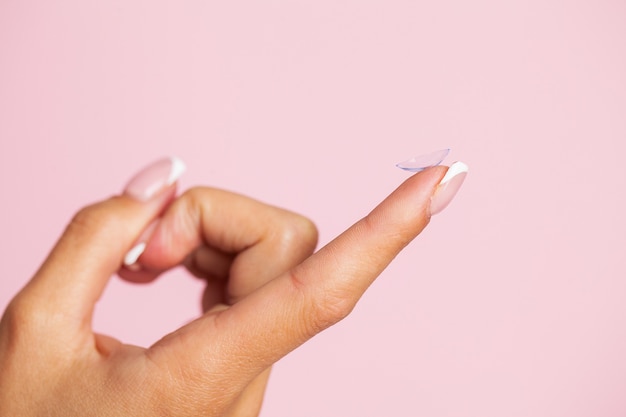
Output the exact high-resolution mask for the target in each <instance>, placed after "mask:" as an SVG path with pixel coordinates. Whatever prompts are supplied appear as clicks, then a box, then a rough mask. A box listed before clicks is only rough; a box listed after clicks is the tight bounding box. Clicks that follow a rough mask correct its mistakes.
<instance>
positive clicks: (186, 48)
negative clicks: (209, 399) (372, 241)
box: [0, 0, 626, 417]
mask: <svg viewBox="0 0 626 417" xmlns="http://www.w3.org/2000/svg"><path fill="white" fill-rule="evenodd" d="M625 19H626V3H625V2H624V1H623V0H619V1H618V0H614V1H608V0H593V1H591V0H589V1H556V0H530V1H529V0H515V1H510V0H509V1H495V0H475V1H471V2H470V1H462V0H449V1H440V2H426V1H422V2H417V1H408V0H405V1H383V0H378V1H373V0H371V1H365V0H361V1H357V0H351V1H349V0H345V1H336V0H333V1H327V0H315V1H313V0H311V1H304V0H302V1H279V0H273V1H263V2H260V1H241V0H237V1H228V2H207V1H176V2H174V1H172V2H166V1H161V0H159V1H155V0H150V1H127V0H115V1H107V2H102V1H95V0H59V1H54V2H49V1H43V0H41V1H24V0H20V1H17V0H2V1H0V187H1V190H2V193H3V196H4V197H3V199H2V205H1V208H0V214H1V216H0V230H2V236H3V238H2V239H1V241H0V254H1V255H0V256H1V260H2V261H1V262H0V276H1V281H0V308H3V307H4V306H5V305H6V303H7V302H8V301H9V299H10V298H11V297H12V295H13V294H14V293H15V292H16V291H18V289H19V288H20V287H21V286H22V285H23V284H24V282H25V281H26V280H27V279H28V278H29V277H30V275H31V274H32V273H33V271H34V270H35V269H36V268H37V266H38V264H39V263H40V262H41V260H42V259H43V258H44V257H45V256H46V253H47V251H48V250H49V248H50V247H51V246H52V245H53V243H54V241H55V240H56V238H57V236H58V235H59V233H60V232H61V231H62V230H63V228H64V225H65V224H66V222H67V221H68V219H69V218H70V217H71V215H72V214H73V212H75V211H76V210H77V209H78V208H79V207H81V206H83V205H85V204H86V203H89V202H92V201H96V200H99V199H102V198H104V197H107V196H109V195H110V194H112V193H115V192H118V191H119V190H120V189H121V187H122V186H123V185H124V183H125V182H126V180H127V179H128V178H129V176H130V175H131V174H133V173H134V171H135V170H136V169H138V168H140V167H141V166H143V165H144V164H146V163H147V162H150V161H152V160H153V159H155V158H157V157H161V156H163V155H169V154H176V155H178V156H180V157H181V158H182V159H184V160H185V161H186V162H187V163H188V165H189V172H188V174H186V176H185V177H184V178H183V180H182V186H183V188H186V187H188V186H192V185H198V184H204V185H211V186H218V187H222V188H228V189H232V190H235V191H238V192H242V193H245V194H249V195H251V196H253V197H256V198H259V199H261V200H263V201H267V202H271V203H273V204H277V205H280V206H284V207H287V208H290V209H292V210H295V211H299V212H302V213H304V214H306V215H308V216H309V217H311V218H312V219H314V220H315V221H316V223H317V225H318V226H319V229H320V232H321V243H325V242H327V241H328V240H330V239H331V238H332V237H334V236H335V235H336V234H338V233H339V232H341V231H342V230H343V229H345V228H346V227H347V226H349V225H350V224H351V223H352V222H353V221H355V220H357V219H358V218H359V217H361V216H363V215H364V214H366V213H367V212H368V210H369V209H370V208H371V207H373V205H374V204H376V203H377V202H378V201H379V200H380V199H381V198H383V196H385V195H386V194H387V193H388V192H390V191H391V190H392V189H393V188H394V187H395V186H396V185H397V184H398V183H400V182H401V181H402V180H403V178H405V177H406V175H405V173H403V172H401V171H399V170H397V169H396V168H395V167H394V164H395V163H396V162H398V161H400V160H403V159H406V158H409V157H411V156H414V155H416V154H420V153H424V152H428V151H432V150H436V149H440V148H443V147H451V148H452V149H453V151H452V158H451V160H454V159H462V160H464V161H465V162H467V163H468V164H469V165H470V167H471V172H470V175H469V176H468V179H467V181H466V184H465V186H464V188H463V189H462V190H461V192H460V193H459V195H458V197H457V199H456V200H455V201H454V202H453V203H452V205H451V206H450V207H449V208H448V209H447V210H446V211H445V212H444V213H442V214H441V215H439V216H438V217H437V218H435V219H433V222H432V223H431V225H430V226H429V228H428V229H427V230H426V231H425V232H424V234H423V235H422V236H421V237H420V238H418V240H416V241H415V242H414V243H413V244H412V245H411V246H409V247H408V248H407V249H406V250H405V251H404V252H403V253H402V254H401V255H400V256H399V257H398V258H397V260H396V261H395V263H393V264H392V266H391V267H390V268H389V269H388V270H387V271H386V272H385V273H384V274H383V275H382V276H381V278H380V280H378V281H377V282H376V283H375V284H374V285H373V286H372V288H371V289H370V291H369V292H368V293H367V294H366V295H365V297H364V298H363V300H362V302H361V303H360V304H359V305H358V306H357V308H356V309H355V311H354V313H353V314H352V315H351V316H350V317H349V318H348V319H346V320H345V321H344V322H342V323H340V324H339V325H337V326H335V327H333V328H331V329H330V330H328V331H326V332H325V333H323V334H321V335H320V336H318V337H317V338H315V339H314V340H312V341H311V342H310V343H308V344H307V345H305V346H303V347H302V348H300V349H299V350H297V351H295V352H294V353H292V354H291V355H289V356H288V357H287V358H285V359H284V360H283V361H281V362H280V363H279V364H278V365H277V366H276V368H275V371H274V374H273V378H272V381H271V384H270V387H269V391H268V394H267V400H266V405H265V408H264V412H263V415H264V416H279V417H280V416H284V417H293V416H304V417H308V416H429V417H444V416H477V417H478V416H480V417H502V416H507V417H516V416H534V417H542V416H545V417H558V416H567V417H577V416H604V417H611V416H624V415H626V266H625V256H626V254H625V247H626V237H625V236H626V220H625V219H624V213H626V185H625V182H626V181H625V180H626V174H625V171H624V167H623V160H624V152H626V21H625ZM200 290H201V285H200V283H199V282H198V281H196V280H194V279H193V278H189V277H187V276H186V274H185V273H184V272H183V271H181V270H177V271H174V272H173V273H171V274H170V275H168V276H166V277H164V278H163V279H161V280H160V281H159V282H157V283H156V284H154V285H151V286H135V285H131V284H126V283H123V282H121V281H120V280H119V279H118V278H114V279H112V281H111V284H110V286H109V288H108V289H107V292H106V294H105V297H104V298H103V300H102V301H101V302H100V304H99V306H98V312H97V317H96V322H95V326H96V328H97V329H98V330H99V331H102V332H108V333H110V334H113V335H115V336H117V337H119V338H121V339H123V340H124V341H127V342H130V343H136V344H141V345H148V344H150V343H151V342H153V341H155V340H156V339H158V338H159V337H160V336H161V335H163V334H164V333H165V332H168V331H170V330H172V329H174V328H176V327H178V326H179V325H181V324H182V323H184V322H186V321H187V320H189V319H190V318H192V317H194V316H196V315H197V314H198V312H199V307H198V305H199V292H200Z"/></svg>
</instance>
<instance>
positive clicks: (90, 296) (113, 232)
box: [18, 158, 184, 326]
mask: <svg viewBox="0 0 626 417" xmlns="http://www.w3.org/2000/svg"><path fill="white" fill-rule="evenodd" d="M183 172H184V164H183V163H182V162H181V161H180V160H178V159H176V158H167V159H162V160H159V161H157V162H155V163H153V164H151V165H149V166H147V167H146V168H144V169H143V170H141V171H140V172H139V173H138V174H137V175H135V176H134V177H133V178H132V179H131V181H130V182H129V183H128V185H127V186H126V187H125V190H124V193H123V194H122V195H121V196H116V197H112V198H109V199H107V200H105V201H102V202H99V203H95V204H93V205H90V206H88V207H85V208H83V209H81V210H80V211H79V212H78V213H77V214H76V215H75V216H74V218H73V219H72V221H71V222H70V224H69V225H68V227H67V228H66V230H65V232H64V233H63V235H62V236H61V238H60V239H59V241H58V243H57V244H56V246H55V247H54V248H53V250H52V252H51V253H50V255H49V256H48V258H47V259H46V261H45V262H44V264H43V265H42V267H41V268H40V270H39V271H38V272H37V273H36V274H35V276H34V278H33V279H32V280H31V281H30V282H29V283H28V284H27V285H26V287H25V288H24V289H23V290H22V292H21V293H20V294H19V295H18V297H23V298H29V299H30V300H31V301H33V302H34V304H35V305H38V306H39V308H45V309H46V312H48V313H49V314H52V315H53V316H55V317H56V316H61V317H64V318H65V317H69V318H71V320H72V321H77V322H78V324H79V325H81V326H82V325H87V326H90V324H91V316H92V312H93V308H94V304H95V303H96V301H97V300H98V299H99V298H100V296H101V294H102V291H103V290H104V287H105V286H106V284H107V282H108V280H109V278H110V277H111V275H112V274H114V273H115V272H116V271H117V270H118V269H119V268H120V266H121V265H122V263H123V259H124V256H125V255H126V253H127V252H128V251H129V249H130V248H131V247H132V245H133V243H134V242H135V240H136V239H137V237H138V236H139V235H140V234H141V232H142V230H143V229H144V228H145V227H146V226H147V225H148V224H149V223H150V222H151V221H152V220H153V219H154V218H155V217H157V216H158V215H159V214H160V213H161V212H162V211H163V209H164V208H165V207H166V206H167V205H168V204H169V202H171V200H172V199H173V197H174V195H175V192H176V180H177V179H178V178H179V177H180V175H181V174H182V173H183Z"/></svg>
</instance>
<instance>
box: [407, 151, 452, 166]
mask: <svg viewBox="0 0 626 417" xmlns="http://www.w3.org/2000/svg"><path fill="white" fill-rule="evenodd" d="M449 153H450V149H442V150H440V151H436V152H432V153H429V154H426V155H420V156H416V157H414V158H411V159H407V160H406V161H402V162H400V163H398V164H396V166H397V167H398V168H400V169H403V170H405V171H409V172H420V171H423V170H425V169H426V168H428V167H434V166H437V165H439V164H440V163H442V162H443V160H444V159H445V158H446V156H448V154H449Z"/></svg>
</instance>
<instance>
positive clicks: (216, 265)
mask: <svg viewBox="0 0 626 417" xmlns="http://www.w3.org/2000/svg"><path fill="white" fill-rule="evenodd" d="M316 244H317V230H316V228H315V226H314V225H313V223H312V222H311V221H310V220H308V219H307V218H305V217H303V216H301V215H298V214H296V213H293V212H290V211H288V210H284V209H281V208H279V207H274V206H270V205H267V204H264V203H262V202H259V201H257V200H254V199H252V198H249V197H245V196H242V195H239V194H236V193H232V192H228V191H224V190H219V189H215V188H208V187H195V188H192V189H190V190H188V191H186V192H185V193H184V194H183V195H181V196H180V197H178V198H177V199H176V201H174V202H173V203H172V204H171V205H170V207H168V209H167V210H166V211H165V213H164V214H163V216H162V218H161V219H160V221H159V224H158V226H157V227H156V228H155V230H154V232H153V233H152V235H151V236H150V238H149V240H148V242H147V243H146V247H145V251H144V252H143V253H142V254H141V256H140V257H139V258H138V263H139V264H140V265H141V267H142V269H144V270H146V271H151V272H152V274H153V275H151V277H154V276H156V275H157V274H158V273H159V272H162V271H164V270H167V269H169V268H171V267H174V266H176V265H179V264H181V263H183V262H185V264H186V265H188V266H190V270H191V272H192V273H194V274H196V275H200V276H202V275H205V276H207V277H210V278H215V277H217V278H225V275H226V276H227V278H228V282H227V283H226V295H227V298H228V300H226V301H227V302H228V303H229V304H232V303H234V302H236V301H237V300H239V299H240V298H241V297H243V296H245V295H247V294H249V293H251V292H252V291H254V290H256V289H257V288H259V287H260V286H262V285H263V284H265V283H266V282H267V281H269V280H271V279H273V278H275V277H276V276H278V275H280V274H281V273H283V272H285V271H286V270H288V269H289V268H291V267H293V266H294V265H296V264H298V263H300V262H301V261H302V260H304V259H305V258H306V257H308V256H309V255H310V254H311V253H313V250H314V249H315V246H316ZM144 277H145V275H144Z"/></svg>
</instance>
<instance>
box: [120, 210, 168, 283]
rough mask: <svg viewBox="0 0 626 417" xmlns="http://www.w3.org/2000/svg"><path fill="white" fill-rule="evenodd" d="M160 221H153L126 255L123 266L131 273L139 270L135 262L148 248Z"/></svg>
mask: <svg viewBox="0 0 626 417" xmlns="http://www.w3.org/2000/svg"><path fill="white" fill-rule="evenodd" d="M159 222H160V219H156V220H154V221H153V222H152V223H150V224H149V225H148V227H146V230H144V231H143V233H142V234H141V236H139V239H137V243H135V246H133V247H132V249H131V250H129V251H128V252H127V253H126V256H125V257H124V266H125V267H127V268H128V269H131V270H133V271H137V270H139V269H141V267H140V266H139V264H137V260H138V259H139V257H140V256H141V255H142V254H143V253H144V251H145V250H146V246H148V241H149V240H150V238H151V237H152V234H153V233H154V229H156V227H157V226H158V224H159Z"/></svg>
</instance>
